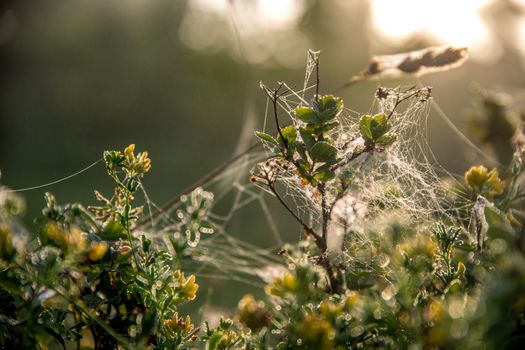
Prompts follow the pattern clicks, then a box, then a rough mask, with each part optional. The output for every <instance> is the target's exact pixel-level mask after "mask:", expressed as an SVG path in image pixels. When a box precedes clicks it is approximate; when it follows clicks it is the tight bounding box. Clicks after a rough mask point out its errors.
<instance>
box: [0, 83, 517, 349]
mask: <svg viewBox="0 0 525 350" xmlns="http://www.w3.org/2000/svg"><path fill="white" fill-rule="evenodd" d="M263 88H264V89H265V91H266V93H267V95H268V96H269V97H270V98H271V99H272V102H273V106H274V116H275V124H276V131H275V133H274V135H275V136H272V135H270V134H267V133H263V132H256V136H257V137H258V138H259V139H260V140H261V141H262V142H263V143H264V144H265V145H266V146H268V150H269V157H268V158H267V159H266V160H264V161H262V162H260V163H258V164H256V165H255V167H254V168H253V170H252V176H251V182H253V183H255V184H256V185H259V186H262V187H264V188H265V189H266V190H268V191H269V192H270V193H271V194H273V195H274V197H275V199H276V200H277V201H278V202H279V204H280V205H281V206H282V207H283V209H284V210H285V211H286V212H287V213H288V214H290V216H292V217H293V218H294V219H295V220H296V221H297V223H298V224H299V225H300V226H301V228H302V229H303V230H304V233H305V239H303V240H301V241H299V242H297V243H296V244H287V245H285V246H284V247H283V249H282V250H281V251H280V255H281V256H282V258H283V263H284V264H283V268H282V269H283V270H284V271H283V270H279V273H278V275H277V277H275V278H274V279H273V280H271V281H267V285H266V287H265V288H264V291H265V293H266V296H265V297H264V298H262V299H259V300H258V299H256V298H255V297H254V296H253V295H250V294H248V295H246V296H244V297H243V298H242V299H241V300H240V301H239V304H238V309H239V310H238V317H236V318H235V321H233V320H230V319H225V318H221V319H220V321H219V323H218V324H217V325H216V326H210V324H209V323H208V322H207V321H206V320H205V321H204V324H203V325H202V326H201V327H198V326H195V325H194V324H193V323H192V320H191V319H190V317H189V316H187V315H182V314H181V310H180V306H181V305H182V304H184V303H187V302H191V301H193V300H194V299H195V298H196V296H197V291H198V288H199V286H198V284H197V283H196V277H195V275H190V276H188V277H186V276H185V274H184V271H183V267H184V266H183V262H184V261H186V260H187V259H192V258H193V257H194V255H192V254H193V252H194V251H195V249H194V248H195V247H196V246H197V245H198V243H199V240H200V237H201V234H202V233H207V234H211V233H213V232H214V230H215V228H214V225H213V223H212V222H211V221H210V219H209V217H210V215H209V212H210V210H211V207H212V205H213V195H212V194H211V193H209V192H206V191H204V190H202V189H201V188H197V189H195V190H194V191H192V192H191V193H188V194H185V195H182V196H181V197H180V201H179V203H178V204H179V206H178V210H177V211H176V218H177V219H176V222H174V223H173V224H172V226H171V227H173V228H174V229H175V231H176V232H174V234H173V235H170V237H169V240H166V241H167V242H168V243H167V244H170V243H171V246H170V247H168V248H169V249H166V248H165V247H164V248H161V247H159V246H158V245H157V244H156V242H155V241H153V240H152V239H151V236H148V234H145V233H139V230H138V228H139V227H140V219H141V217H142V211H143V209H142V207H141V206H136V204H135V197H136V196H137V195H138V194H140V192H141V189H142V182H141V181H142V178H143V176H144V175H145V174H146V173H147V172H148V171H149V170H150V168H151V161H150V159H149V157H148V154H147V152H142V153H139V154H135V152H134V149H135V146H134V145H130V146H128V147H127V148H126V149H125V150H124V151H123V152H120V151H107V152H104V161H105V165H106V170H107V173H108V175H109V176H110V177H111V179H112V180H113V182H114V185H115V189H114V192H113V194H112V195H111V196H105V195H103V194H101V193H99V192H97V191H95V197H96V199H97V200H98V201H99V205H97V206H90V207H88V208H87V209H86V208H85V207H84V206H83V205H81V204H78V203H74V204H66V205H60V204H58V203H57V201H56V198H55V197H54V196H53V195H52V194H50V193H47V194H46V196H45V201H46V207H45V208H44V210H43V216H42V217H41V218H39V219H38V223H39V227H40V228H39V230H38V232H36V233H35V234H34V235H31V234H29V233H27V232H25V230H24V229H23V228H22V225H20V223H19V219H18V215H19V214H20V213H21V212H23V209H24V203H23V201H22V199H21V198H20V197H18V196H17V195H16V194H15V193H14V192H11V191H10V190H8V189H7V188H4V187H1V188H0V281H1V284H0V347H2V348H7V347H10V348H38V349H55V348H64V349H68V348H78V349H152V348H155V349H189V348H195V347H205V348H206V349H208V350H227V349H250V350H252V349H253V350H255V349H281V350H284V349H320V350H324V349H326V350H329V349H368V348H384V349H407V348H414V349H421V348H424V349H427V348H428V349H438V348H469V349H470V348H485V349H500V348H504V349H513V348H519V346H520V345H521V344H523V341H524V339H525V230H524V227H525V215H524V214H523V204H524V200H525V192H524V187H523V179H524V165H523V161H524V158H525V150H524V148H523V144H522V143H520V142H517V141H515V142H514V150H513V154H512V155H506V156H505V157H508V159H510V166H509V168H508V169H496V168H493V169H492V170H488V168H486V167H483V166H473V167H470V169H469V170H467V171H466V172H465V175H464V178H463V180H457V181H455V182H454V183H453V184H450V183H449V186H448V188H449V189H450V193H447V195H448V197H447V198H445V196H443V202H444V203H442V207H440V208H444V210H442V212H439V213H436V215H428V217H426V218H423V217H421V216H420V217H417V219H414V218H413V217H411V213H409V212H405V211H404V210H403V209H402V208H397V207H388V206H385V205H382V204H381V203H378V202H377V201H370V202H368V203H366V209H367V212H366V215H364V216H363V218H361V220H362V221H361V223H360V224H355V221H352V220H351V219H352V218H351V216H352V215H353V214H352V213H350V211H351V210H352V211H353V212H355V211H357V210H358V209H356V208H355V205H356V204H355V202H352V199H353V198H351V196H349V194H348V193H349V191H350V190H351V191H353V192H352V193H354V194H355V193H357V195H359V193H360V191H364V190H365V189H364V188H362V186H363V185H362V184H363V183H362V182H358V181H356V178H357V177H358V176H359V175H360V173H362V172H366V173H367V175H368V174H371V175H370V179H372V180H375V177H374V173H377V172H379V171H380V170H381V169H380V167H379V166H377V164H378V163H379V164H380V163H381V161H382V160H383V159H384V158H382V157H383V156H384V155H385V153H387V154H388V152H389V151H390V150H391V149H392V147H391V146H392V145H394V144H395V142H396V139H397V137H398V136H399V135H398V134H397V133H398V130H400V129H402V128H395V126H396V124H395V123H396V118H395V116H396V113H395V112H396V111H395V109H396V108H397V107H398V105H399V103H400V102H402V101H406V100H410V99H412V98H413V99H414V100H415V102H414V103H425V102H426V101H427V100H428V98H429V92H430V90H429V89H426V88H424V89H421V90H414V89H409V90H407V91H405V92H400V90H399V89H385V88H380V89H379V91H378V94H377V98H378V99H387V98H391V99H392V101H393V102H394V108H393V110H391V111H387V112H388V113H386V112H384V111H383V112H382V113H378V114H375V115H373V116H370V115H363V116H361V117H360V118H359V120H352V121H351V122H352V123H353V124H352V125H350V126H348V125H345V126H343V123H342V122H343V119H342V118H343V117H344V116H343V101H342V100H341V99H340V98H337V97H334V96H332V95H324V96H322V95H318V94H316V95H315V96H314V98H313V99H312V100H311V101H310V104H309V105H306V103H305V102H303V104H301V105H300V106H298V107H296V108H293V109H292V110H289V111H287V114H288V116H290V118H291V121H290V125H287V126H285V127H281V126H280V125H279V120H278V118H277V112H278V111H277V106H278V105H279V103H278V102H279V101H278V100H279V98H280V97H279V94H278V91H279V89H276V90H270V89H268V88H266V87H265V86H263ZM379 92H381V93H379ZM385 105H388V104H385ZM349 130H350V131H349ZM507 134H508V133H507ZM518 136H519V135H518ZM486 140H487V141H490V142H492V141H494V140H495V139H494V138H487V139H486ZM502 159H503V158H502ZM370 160H372V161H370ZM377 160H379V161H377ZM368 161H370V162H368ZM413 171H416V170H413ZM450 181H451V180H449V182H450ZM387 185H388V186H390V187H388V188H387V190H385V192H387V191H388V195H391V196H396V184H390V183H389V184H387ZM360 186H361V187H360ZM436 186H438V185H436ZM296 187H299V188H300V189H303V190H304V191H305V193H307V194H308V198H307V199H308V202H307V204H308V206H309V210H310V213H311V218H310V220H307V219H305V218H304V216H303V215H301V214H300V212H298V211H296V210H297V208H295V207H293V206H292V205H290V204H288V203H287V200H286V197H285V196H284V195H282V194H281V192H282V191H283V190H284V191H286V193H289V192H292V191H293V190H294V189H295V188H296ZM411 190H412V191H413V192H417V191H418V188H411ZM445 201H447V202H446V203H445ZM416 205H420V204H419V203H417V204H416ZM312 218H313V219H312ZM334 232H336V233H337V235H339V237H340V241H336V242H335V244H334V243H333V242H329V238H330V236H331V237H333V236H335V235H336V233H334ZM329 243H331V245H330V244H329Z"/></svg>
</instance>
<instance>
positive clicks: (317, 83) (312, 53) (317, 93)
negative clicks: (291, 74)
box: [308, 50, 319, 101]
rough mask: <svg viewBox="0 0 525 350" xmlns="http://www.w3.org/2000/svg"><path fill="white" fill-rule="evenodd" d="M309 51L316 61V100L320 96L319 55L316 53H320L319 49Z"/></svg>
mask: <svg viewBox="0 0 525 350" xmlns="http://www.w3.org/2000/svg"><path fill="white" fill-rule="evenodd" d="M308 53H309V54H310V57H312V59H313V60H314V62H315V79H316V80H315V100H316V101H317V99H318V98H319V56H317V57H316V56H315V55H314V53H319V51H318V52H313V51H310V50H309V51H308Z"/></svg>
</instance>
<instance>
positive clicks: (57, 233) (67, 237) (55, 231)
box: [46, 223, 87, 251]
mask: <svg viewBox="0 0 525 350" xmlns="http://www.w3.org/2000/svg"><path fill="white" fill-rule="evenodd" d="M46 232H47V235H48V237H49V238H50V239H51V240H53V241H54V242H55V243H57V244H58V245H61V246H63V247H64V248H66V249H71V250H77V251H82V250H84V249H85V248H86V246H87V241H86V237H85V234H84V233H83V232H82V231H80V230H79V229H78V228H76V227H73V228H72V229H71V230H70V231H69V232H67V231H64V230H62V229H60V228H59V227H58V225H56V224H54V223H53V224H49V225H47V230H46Z"/></svg>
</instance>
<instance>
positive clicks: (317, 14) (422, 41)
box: [0, 0, 525, 305]
mask: <svg viewBox="0 0 525 350" xmlns="http://www.w3.org/2000/svg"><path fill="white" fill-rule="evenodd" d="M0 11H1V13H0V77H1V80H0V84H1V88H0V169H1V170H2V180H1V181H2V183H3V184H4V185H8V186H9V187H11V188H22V187H26V186H32V185H38V184H42V183H46V182H48V181H52V180H55V179H58V178H62V177H64V176H67V175H69V174H71V173H73V172H75V171H78V170H79V169H81V168H83V167H85V166H87V165H88V164H90V163H92V162H94V161H96V160H97V159H98V158H99V157H101V155H102V152H103V150H106V149H122V148H123V147H125V146H126V145H128V144H129V143H136V144H137V149H138V150H148V151H149V153H150V155H151V157H152V159H153V169H152V171H151V173H150V175H149V176H148V177H147V178H145V186H146V188H147V189H148V191H149V195H150V196H151V198H152V199H153V200H154V201H155V202H156V203H162V202H164V201H166V200H167V199H168V198H170V197H171V196H173V195H174V194H176V193H178V192H180V191H181V190H182V189H183V188H185V187H187V186H188V185H189V184H191V183H192V182H194V181H195V180H196V179H198V178H200V177H202V176H203V175H205V174H206V173H207V172H209V171H210V170H211V169H213V168H214V167H215V166H217V165H219V164H220V163H222V162H223V161H225V160H227V159H228V158H230V157H231V156H232V155H233V154H235V153H237V152H238V151H240V150H242V149H243V148H245V147H247V146H248V145H249V144H250V143H252V142H255V140H254V138H253V137H252V135H253V133H252V132H251V130H253V129H257V128H261V126H262V124H263V121H264V111H265V105H266V97H265V96H264V94H263V93H262V92H261V91H260V89H259V81H261V80H262V81H264V82H266V83H268V84H272V83H274V82H276V81H287V82H289V83H290V85H292V86H296V87H298V88H300V87H302V83H303V77H304V65H305V61H306V53H307V49H309V48H311V49H315V50H319V49H320V50H322V55H321V68H320V71H321V92H325V93H330V92H332V91H333V90H334V89H335V88H336V87H338V86H340V85H341V84H342V83H344V82H345V81H346V80H347V79H348V78H350V77H351V76H352V75H353V74H356V73H357V72H359V71H360V70H361V69H362V68H364V67H365V66H367V63H368V62H369V59H370V57H371V56H372V55H374V54H387V53H397V52H403V51H407V50H411V49H418V48H422V47H425V46H429V45H441V44H453V45H465V46H468V47H469V48H470V53H471V58H470V60H469V61H468V62H467V63H466V64H465V65H464V66H462V67H461V68H459V69H456V70H453V71H449V72H446V73H443V74H438V75H431V76H425V77H423V78H422V79H421V80H422V81H423V83H425V84H427V85H431V86H433V94H434V97H435V100H436V101H437V102H438V104H439V105H440V106H441V107H442V108H443V110H444V111H445V112H446V113H447V114H448V115H449V117H450V118H451V119H452V120H453V121H454V123H455V124H456V125H457V126H458V127H459V128H460V129H461V130H463V131H464V132H465V133H466V134H467V135H468V130H467V128H466V122H465V118H464V116H465V115H466V112H467V110H468V109H469V108H470V107H471V104H472V98H471V96H470V94H469V87H470V86H471V84H472V83H473V82H477V83H479V84H481V85H482V86H485V87H488V88H490V89H494V90H497V91H506V92H508V93H509V94H510V95H512V96H514V98H515V102H514V103H515V104H516V105H519V104H520V103H521V102H522V100H523V96H524V95H523V88H524V85H525V81H524V79H523V76H524V67H525V65H524V63H525V60H524V55H525V16H524V12H525V1H518V0H514V1H511V0H493V1H490V0H477V1H467V0H463V1H452V0H447V1H443V0H442V1H425V2H423V1H412V0H402V1H401V0H400V1H388V0H370V1H364V0H339V1H336V0H325V1H315V0H242V1H241V0H231V1H228V0H188V1H184V0H127V1H122V0H76V1H71V0H52V1H45V2H43V1H38V0H25V1H6V0H3V1H2V2H1V5H0ZM410 83H411V81H410V80H406V81H394V82H388V83H385V84H387V85H389V86H395V85H397V84H410ZM377 86H378V83H373V82H370V83H369V82H366V83H362V84H359V85H357V86H354V87H352V88H350V89H347V90H345V91H344V92H343V93H342V97H343V98H344V99H345V105H346V106H347V107H350V108H351V109H353V110H356V111H363V112H366V111H368V110H369V108H370V106H371V104H372V100H373V92H374V90H375V89H376V87H377ZM243 130H244V133H243ZM246 131H248V132H246ZM428 136H429V142H430V145H431V147H432V149H433V151H434V153H435V155H436V157H437V159H438V161H439V162H440V163H441V164H442V165H443V166H444V167H445V168H446V169H448V170H450V171H451V172H454V173H462V172H463V171H464V170H466V169H467V167H468V165H469V164H471V163H472V162H475V161H478V160H479V161H482V160H480V159H478V158H476V157H477V156H476V154H475V153H474V152H473V151H472V149H470V148H468V147H467V145H466V144H465V143H464V142H462V141H461V140H460V138H459V137H457V135H456V134H455V133H454V132H453V131H452V130H451V129H450V128H449V127H448V126H446V124H445V123H444V122H443V121H442V120H441V119H439V118H438V117H437V116H436V115H434V113H432V112H431V115H430V118H429V126H428ZM110 186H111V181H110V180H109V179H108V178H107V176H106V175H105V172H104V169H103V166H102V165H99V166H97V167H95V168H92V169H90V170H89V171H87V172H85V173H83V174H81V175H79V176H76V177H73V178H71V179H69V180H67V181H65V182H62V183H60V184H57V185H53V186H50V187H47V188H45V189H38V190H33V191H28V192H25V193H24V196H25V198H26V199H27V202H28V210H27V214H26V221H27V224H28V225H29V226H31V225H33V224H32V223H31V218H33V217H35V216H36V215H38V213H39V211H40V208H41V207H42V206H43V205H44V201H43V193H44V192H45V191H51V192H53V193H55V194H56V196H57V198H58V200H59V201H60V202H62V203H65V202H71V201H80V202H82V203H86V204H91V203H94V196H93V189H95V188H96V189H99V190H101V191H104V192H106V193H107V192H108V191H109V190H110ZM269 202H270V203H273V202H272V201H271V200H270V201H269ZM276 209H277V208H276ZM276 211H278V210H276ZM263 216H264V215H262V214H261V213H260V212H259V209H258V208H257V207H248V208H247V210H246V211H245V212H243V213H241V214H239V215H237V216H236V219H235V220H234V221H233V222H232V223H231V227H230V230H231V231H232V232H233V234H236V235H237V236H238V237H241V238H242V239H244V240H247V241H250V242H253V243H257V244H261V245H264V244H266V245H268V243H269V241H270V240H269V239H268V227H267V224H266V223H265V222H264V220H263V219H264V217H263ZM276 220H277V222H278V223H279V224H280V225H281V224H282V225H284V226H282V227H284V228H283V229H282V230H281V233H282V236H283V238H284V239H285V240H297V239H298V238H299V237H300V230H298V228H297V227H296V226H295V225H294V224H293V223H286V219H285V217H280V216H276ZM229 286H233V287H234V288H227V289H223V290H220V291H219V292H218V293H219V296H220V297H222V296H225V295H230V294H231V298H228V299H229V300H231V301H227V302H225V305H228V304H229V305H233V304H234V303H235V302H234V301H235V300H238V298H239V296H240V295H241V294H242V291H243V289H242V288H240V289H239V288H237V286H235V285H229Z"/></svg>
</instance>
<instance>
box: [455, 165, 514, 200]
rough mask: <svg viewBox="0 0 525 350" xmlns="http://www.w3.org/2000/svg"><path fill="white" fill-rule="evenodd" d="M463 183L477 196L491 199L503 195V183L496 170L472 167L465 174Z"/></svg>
mask: <svg viewBox="0 0 525 350" xmlns="http://www.w3.org/2000/svg"><path fill="white" fill-rule="evenodd" d="M465 182H466V183H467V184H468V185H469V186H470V188H471V189H472V190H473V191H475V192H476V193H477V194H481V195H484V196H488V197H493V196H497V195H500V194H501V193H503V190H504V188H505V183H504V182H503V181H501V179H500V178H499V173H498V170H497V169H492V170H490V171H489V170H488V169H487V168H485V167H484V166H482V165H480V166H473V167H471V168H470V169H469V170H468V171H467V172H466V173H465Z"/></svg>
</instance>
